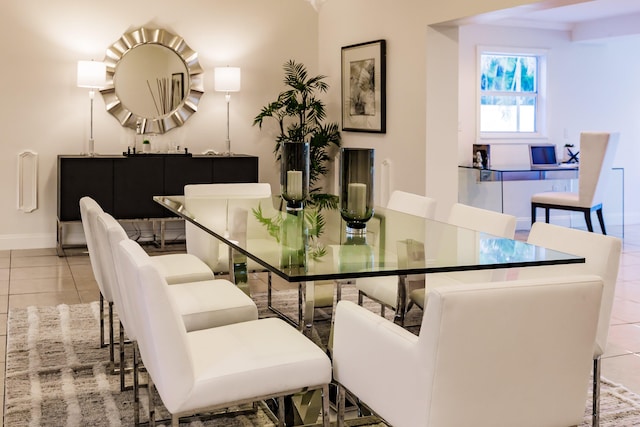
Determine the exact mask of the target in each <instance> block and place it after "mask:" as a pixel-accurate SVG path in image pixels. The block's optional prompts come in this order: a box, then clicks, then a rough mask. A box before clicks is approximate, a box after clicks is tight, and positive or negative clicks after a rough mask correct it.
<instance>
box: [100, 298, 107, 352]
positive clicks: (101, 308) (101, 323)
mask: <svg viewBox="0 0 640 427" xmlns="http://www.w3.org/2000/svg"><path fill="white" fill-rule="evenodd" d="M106 346H107V344H106V343H105V342H104V295H102V292H100V348H105V347H106Z"/></svg>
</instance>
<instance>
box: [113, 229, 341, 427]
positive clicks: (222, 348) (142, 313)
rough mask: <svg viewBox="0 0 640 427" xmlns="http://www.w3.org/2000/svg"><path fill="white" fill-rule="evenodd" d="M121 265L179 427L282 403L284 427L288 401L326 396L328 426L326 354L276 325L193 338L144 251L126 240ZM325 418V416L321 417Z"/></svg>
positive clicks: (157, 385) (150, 367) (158, 382)
mask: <svg viewBox="0 0 640 427" xmlns="http://www.w3.org/2000/svg"><path fill="white" fill-rule="evenodd" d="M118 262H119V265H120V267H121V271H122V276H123V278H124V279H125V286H124V288H123V289H126V291H127V292H129V293H130V296H131V301H132V303H133V304H135V306H136V307H137V309H136V310H135V311H134V312H133V313H132V314H133V317H134V324H135V325H137V326H136V327H139V334H138V346H139V349H140V355H141V357H142V361H143V362H144V366H145V368H146V371H147V374H148V377H149V387H148V391H149V424H150V425H153V424H154V423H155V403H154V394H155V393H154V391H157V393H158V394H159V397H160V399H161V401H162V403H163V404H164V406H165V408H166V409H167V410H168V411H169V413H170V414H171V425H172V426H175V427H177V426H178V424H179V416H181V415H187V414H193V413H198V412H203V411H205V410H207V411H208V410H214V409H219V408H229V407H232V406H235V405H239V404H243V403H249V402H255V401H258V400H265V399H271V398H277V401H278V415H279V419H280V424H279V425H282V426H283V425H284V399H283V397H284V396H286V395H292V394H294V393H298V392H302V391H307V390H313V389H321V390H322V409H321V411H320V412H321V417H322V425H323V426H324V427H328V426H329V400H328V399H329V382H330V381H331V362H330V360H329V358H328V356H327V355H326V354H325V353H324V351H323V350H322V349H320V347H318V346H317V345H315V344H314V343H313V342H312V341H311V340H309V339H308V338H306V337H305V336H304V335H302V334H301V333H300V332H298V331H297V330H295V329H294V328H292V327H291V326H289V325H288V324H287V323H286V322H284V321H283V320H281V319H278V318H267V319H260V320H254V321H249V322H242V323H236V324H233V325H226V326H219V327H216V328H210V329H204V330H200V331H195V332H187V331H186V330H185V329H184V327H183V325H182V320H181V318H180V314H179V312H178V310H177V307H176V305H175V301H174V300H173V299H172V298H171V297H170V294H169V292H168V291H169V286H168V285H167V283H166V281H165V280H164V279H163V278H162V276H161V275H160V274H159V271H158V269H157V268H156V267H155V266H154V265H153V264H151V263H150V262H149V259H148V257H146V254H145V253H144V251H143V250H142V249H141V248H140V246H139V245H137V244H136V243H135V242H133V241H131V240H124V241H121V242H120V244H119V249H118ZM319 415H320V414H319Z"/></svg>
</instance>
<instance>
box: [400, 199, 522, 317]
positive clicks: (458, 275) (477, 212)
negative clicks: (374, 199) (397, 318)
mask: <svg viewBox="0 0 640 427" xmlns="http://www.w3.org/2000/svg"><path fill="white" fill-rule="evenodd" d="M446 222H447V223H449V224H452V225H455V226H457V227H461V228H467V229H470V230H475V231H479V232H482V233H486V234H490V235H492V236H497V237H504V238H507V239H513V238H514V236H515V233H516V217H515V216H513V215H509V214H505V213H501V212H496V211H491V210H488V209H482V208H477V207H475V206H469V205H465V204H462V203H454V204H453V206H452V207H451V210H450V211H449V216H448V218H447V221H446ZM501 277H502V272H500V271H497V272H496V271H490V270H487V271H459V272H458V271H456V272H450V273H435V274H429V275H428V276H427V277H426V287H427V288H429V287H436V286H443V285H451V284H457V283H464V282H475V281H483V282H488V281H491V280H496V279H500V278H501ZM426 295H427V294H426V291H425V288H424V287H423V288H418V289H414V290H412V291H411V292H410V293H409V304H408V306H407V311H408V310H410V309H411V307H413V305H414V304H415V305H417V306H418V307H420V308H422V307H424V304H425V297H426Z"/></svg>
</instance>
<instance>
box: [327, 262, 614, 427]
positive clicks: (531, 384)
mask: <svg viewBox="0 0 640 427" xmlns="http://www.w3.org/2000/svg"><path fill="white" fill-rule="evenodd" d="M602 289H603V284H602V280H601V279H600V277H598V276H595V275H577V276H567V277H551V278H542V279H532V280H526V281H525V280H516V281H506V282H488V283H473V284H462V285H452V286H443V287H440V288H436V289H432V290H430V291H429V297H428V299H427V304H426V307H425V311H424V314H423V319H422V325H421V328H420V334H419V336H415V335H414V334H412V333H411V332H409V331H407V330H405V329H403V328H402V327H400V326H399V325H396V324H394V323H393V322H390V321H389V320H387V319H384V318H382V317H381V316H378V315H376V314H375V313H373V312H371V311H369V310H367V309H365V308H363V307H360V306H358V305H356V304H354V303H352V302H350V301H344V300H342V301H340V302H339V303H338V304H337V308H336V315H335V322H334V336H333V337H334V340H333V373H334V378H335V380H336V381H337V382H338V383H339V384H340V385H342V386H344V387H346V389H347V390H349V391H350V392H352V393H353V394H354V395H355V396H356V397H357V398H359V399H360V400H361V401H362V402H363V403H364V404H366V405H367V406H369V407H370V408H371V409H372V410H373V411H375V412H376V413H377V414H379V415H380V416H381V417H382V418H384V419H385V420H386V421H388V422H389V424H390V425H393V426H394V427H414V426H492V427H494V426H495V427H511V426H519V427H539V426H551V425H554V426H570V425H580V424H582V421H583V417H584V412H585V403H586V400H587V389H588V387H587V384H588V382H589V375H590V372H591V363H592V359H591V354H592V352H593V342H594V340H595V336H596V328H597V322H598V312H599V307H600V300H601V296H602ZM372 378H374V380H372Z"/></svg>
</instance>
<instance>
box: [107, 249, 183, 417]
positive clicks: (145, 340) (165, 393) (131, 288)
mask: <svg viewBox="0 0 640 427" xmlns="http://www.w3.org/2000/svg"><path fill="white" fill-rule="evenodd" d="M118 251H119V262H120V268H121V269H122V271H123V276H124V277H126V281H127V283H126V284H125V286H127V291H128V292H129V293H130V295H131V296H132V299H131V301H132V303H133V304H134V305H135V307H136V310H135V312H134V313H135V314H134V315H135V317H136V320H135V323H136V325H137V326H138V327H139V330H138V337H137V342H138V346H139V348H140V354H141V356H142V360H144V365H145V368H146V369H147V371H148V372H149V375H151V377H152V378H153V380H154V382H155V384H156V387H157V389H158V392H159V393H160V397H161V398H162V401H163V403H164V404H165V405H166V407H167V409H169V410H170V411H171V410H172V409H173V410H175V407H176V406H178V405H179V404H180V403H181V402H182V400H184V396H188V395H189V392H190V390H191V388H192V386H193V381H194V372H193V367H192V360H191V358H190V357H189V352H188V348H189V345H188V343H187V332H186V330H185V328H184V323H183V321H182V318H181V316H180V314H179V313H178V310H177V309H176V307H175V303H174V302H173V300H172V299H171V298H170V297H169V295H168V292H167V287H168V286H169V285H168V284H167V282H166V280H164V278H163V277H162V276H161V275H160V273H159V272H158V270H157V269H156V268H155V267H154V266H153V265H152V264H151V262H150V260H149V256H148V255H147V254H146V253H145V251H144V249H142V248H141V247H140V245H139V244H138V243H136V242H134V241H133V240H131V239H127V240H123V241H121V242H120V243H119V247H118ZM163 366H171V369H163Z"/></svg>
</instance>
